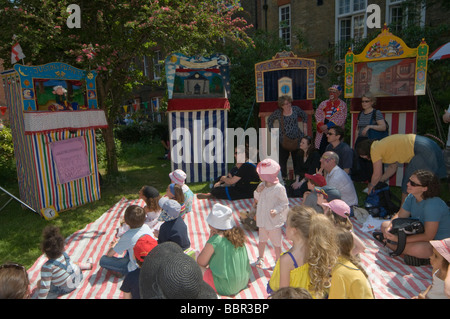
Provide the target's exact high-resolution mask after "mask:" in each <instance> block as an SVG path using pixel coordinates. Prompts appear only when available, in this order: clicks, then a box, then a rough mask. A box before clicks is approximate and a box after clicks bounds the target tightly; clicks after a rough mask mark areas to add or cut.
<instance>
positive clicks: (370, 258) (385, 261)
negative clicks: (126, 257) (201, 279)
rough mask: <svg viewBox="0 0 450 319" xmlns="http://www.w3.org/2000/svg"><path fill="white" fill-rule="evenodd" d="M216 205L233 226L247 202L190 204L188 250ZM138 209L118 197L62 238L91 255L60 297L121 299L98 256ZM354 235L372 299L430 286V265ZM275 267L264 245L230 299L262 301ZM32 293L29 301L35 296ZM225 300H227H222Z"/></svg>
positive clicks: (253, 244)
mask: <svg viewBox="0 0 450 319" xmlns="http://www.w3.org/2000/svg"><path fill="white" fill-rule="evenodd" d="M289 201H290V205H291V206H294V205H299V204H300V203H301V201H300V199H294V198H291V199H289ZM216 202H220V203H222V204H225V205H229V206H230V207H231V208H232V209H233V212H234V214H233V217H234V221H235V222H236V224H239V223H240V222H239V212H241V211H248V210H250V208H251V205H252V200H236V201H227V200H197V199H195V200H194V203H193V211H192V212H191V213H189V214H188V215H187V216H186V218H185V222H186V224H187V227H188V230H189V237H190V240H191V248H192V249H194V250H197V251H201V249H202V248H203V246H204V245H205V243H206V241H207V240H208V236H209V228H208V225H207V223H206V216H207V215H208V214H209V212H210V211H211V209H212V206H213V205H214V204H215V203H216ZM132 204H137V205H141V206H143V205H144V202H143V201H141V200H131V201H129V200H127V199H126V198H122V199H121V200H120V201H119V202H118V203H116V204H115V205H114V206H113V207H111V208H110V209H109V210H108V211H107V212H106V213H104V214H103V215H102V216H101V217H100V218H99V219H98V220H96V221H94V222H93V223H90V224H88V225H87V226H86V227H85V228H84V229H82V230H80V231H77V232H75V233H74V234H72V235H71V236H69V237H68V238H67V239H66V252H67V253H68V254H69V255H70V256H71V259H72V260H73V261H74V262H77V261H79V262H85V261H86V260H87V259H88V258H90V257H92V259H93V261H94V267H93V268H92V270H85V271H83V276H84V279H83V281H82V283H81V285H80V287H78V288H77V289H76V290H75V291H73V292H72V293H70V294H67V295H64V296H61V297H60V298H61V299H119V298H120V297H121V291H120V286H121V284H122V280H123V279H121V278H117V277H114V276H113V275H111V273H110V272H109V271H106V270H104V269H102V268H101V267H100V266H99V265H98V262H99V260H100V257H101V256H102V255H104V254H105V253H106V252H107V250H108V248H109V243H110V242H111V241H112V240H113V238H114V235H115V231H116V229H117V227H118V225H119V221H120V218H121V216H123V214H124V211H125V208H126V207H127V206H128V205H132ZM352 222H353V225H354V229H355V233H356V234H357V235H358V236H360V238H361V239H362V240H363V242H364V243H365V244H366V247H367V249H366V251H365V252H364V253H363V254H361V260H362V265H363V266H364V267H365V269H366V271H367V273H368V274H369V279H370V282H371V284H372V287H373V290H374V293H375V297H376V298H377V299H403V298H406V299H408V298H411V297H412V296H415V295H417V294H418V293H419V292H420V291H423V290H425V289H426V288H427V287H428V285H430V284H431V267H430V266H426V267H424V266H422V267H412V266H407V265H405V264H404V263H403V261H402V260H401V259H400V258H399V257H396V258H392V257H390V256H389V253H388V251H386V250H384V248H382V247H381V245H380V244H379V243H377V242H375V241H374V240H373V238H372V235H371V234H370V233H366V232H364V231H362V225H361V224H360V223H358V222H357V221H356V220H355V219H352ZM245 232H246V235H247V237H248V243H247V251H248V255H249V258H250V262H253V261H255V260H256V258H257V257H258V233H257V232H252V231H247V230H245ZM284 235H285V230H284V228H283V238H284V239H283V242H282V251H285V250H288V249H289V248H290V243H289V242H288V241H287V240H286V239H285V236H284ZM46 260H47V259H46V257H45V256H41V257H39V258H38V259H37V260H36V262H35V264H34V265H33V266H32V267H31V268H30V269H29V271H28V274H29V278H30V282H31V285H32V289H34V288H35V286H36V283H37V281H38V280H39V278H40V269H41V266H42V265H43V264H44V263H45V261H46ZM273 265H275V260H274V251H273V246H271V243H270V241H269V243H268V247H267V248H266V254H265V265H264V267H262V268H261V269H260V268H255V267H252V274H251V277H250V284H249V286H248V288H247V289H244V290H243V291H241V292H240V293H239V294H237V295H236V296H234V297H233V298H236V299H264V298H267V293H266V286H267V282H268V281H269V279H270V276H271V273H272V268H271V266H273ZM36 292H37V291H36V289H34V293H33V297H35V296H36ZM227 298H229V297H227Z"/></svg>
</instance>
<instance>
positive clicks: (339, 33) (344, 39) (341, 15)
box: [335, 0, 367, 60]
mask: <svg viewBox="0 0 450 319" xmlns="http://www.w3.org/2000/svg"><path fill="white" fill-rule="evenodd" d="M366 8H367V0H336V34H335V40H336V58H337V59H338V60H341V59H343V58H344V56H345V54H346V53H347V50H348V48H349V47H351V46H352V45H353V44H354V43H355V42H358V41H359V40H361V39H363V38H365V37H366V34H367V27H366V23H365V21H366Z"/></svg>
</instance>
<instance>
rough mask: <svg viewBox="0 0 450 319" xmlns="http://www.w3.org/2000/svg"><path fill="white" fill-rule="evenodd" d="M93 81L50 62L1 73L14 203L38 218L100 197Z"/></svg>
mask: <svg viewBox="0 0 450 319" xmlns="http://www.w3.org/2000/svg"><path fill="white" fill-rule="evenodd" d="M96 76H97V73H96V72H95V71H84V70H80V69H77V68H75V67H72V66H70V65H68V64H65V63H56V62H55V63H49V64H45V65H40V66H24V65H19V64H16V65H14V69H12V70H8V71H4V72H2V79H3V83H4V87H5V95H6V100H7V104H8V108H9V118H10V123H11V131H12V136H13V144H14V154H15V158H16V166H17V178H18V184H19V192H20V199H21V200H22V201H23V202H24V203H26V204H27V205H29V206H30V207H32V208H33V209H34V210H35V211H36V213H38V214H40V215H42V216H43V217H44V218H47V219H49V218H51V217H52V216H50V215H47V212H48V211H49V210H50V211H53V214H54V213H55V212H59V211H64V210H67V209H70V208H73V207H77V206H80V205H83V204H86V203H89V202H93V201H95V200H98V199H99V198H100V183H99V176H98V166H97V150H96V140H95V129H98V128H106V127H107V121H106V117H105V113H104V111H103V110H100V109H98V105H97V92H96V86H95V77H96Z"/></svg>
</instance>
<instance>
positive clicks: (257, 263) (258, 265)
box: [253, 257, 264, 268]
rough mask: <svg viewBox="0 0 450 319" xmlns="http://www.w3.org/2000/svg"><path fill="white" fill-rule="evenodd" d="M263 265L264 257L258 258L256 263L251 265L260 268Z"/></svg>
mask: <svg viewBox="0 0 450 319" xmlns="http://www.w3.org/2000/svg"><path fill="white" fill-rule="evenodd" d="M263 264H264V257H258V259H256V261H255V262H254V263H253V266H255V267H258V268H261V267H262V266H263Z"/></svg>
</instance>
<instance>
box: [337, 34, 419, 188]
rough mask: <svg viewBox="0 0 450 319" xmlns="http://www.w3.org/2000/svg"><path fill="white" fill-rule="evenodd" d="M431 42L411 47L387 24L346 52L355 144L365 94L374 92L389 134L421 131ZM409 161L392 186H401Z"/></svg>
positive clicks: (400, 169) (352, 135)
mask: <svg viewBox="0 0 450 319" xmlns="http://www.w3.org/2000/svg"><path fill="white" fill-rule="evenodd" d="M427 61H428V45H427V44H426V43H425V41H424V40H422V42H421V43H420V44H419V46H418V47H417V48H414V49H411V48H409V47H408V46H407V45H406V44H405V42H404V41H403V40H402V39H400V38H399V37H397V36H395V35H393V34H392V33H390V32H389V29H388V28H387V27H386V25H385V26H384V27H383V29H382V30H381V33H380V34H379V35H378V36H377V37H376V38H375V39H374V40H372V41H371V42H370V43H369V44H368V45H367V46H366V47H365V49H364V50H363V52H361V53H360V54H357V55H355V54H354V53H353V52H352V51H351V49H349V51H348V53H347V54H346V56H345V97H346V98H350V99H351V103H350V105H351V106H350V113H351V121H352V122H351V133H352V134H351V142H352V145H354V144H355V132H356V129H357V124H358V115H359V113H360V112H361V110H362V107H361V96H362V95H363V94H364V93H366V92H371V93H372V94H373V95H374V96H375V97H376V98H377V103H376V105H375V106H374V108H375V109H378V110H380V111H381V113H382V114H383V116H384V118H385V120H386V122H387V123H388V125H389V135H392V134H410V133H414V134H415V133H416V132H417V106H418V98H417V96H418V95H424V94H425V88H426V74H427ZM405 168H406V164H399V167H398V169H397V173H396V174H394V176H392V177H391V179H390V181H389V184H390V185H391V186H400V185H401V182H402V178H403V173H404V169H405Z"/></svg>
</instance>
